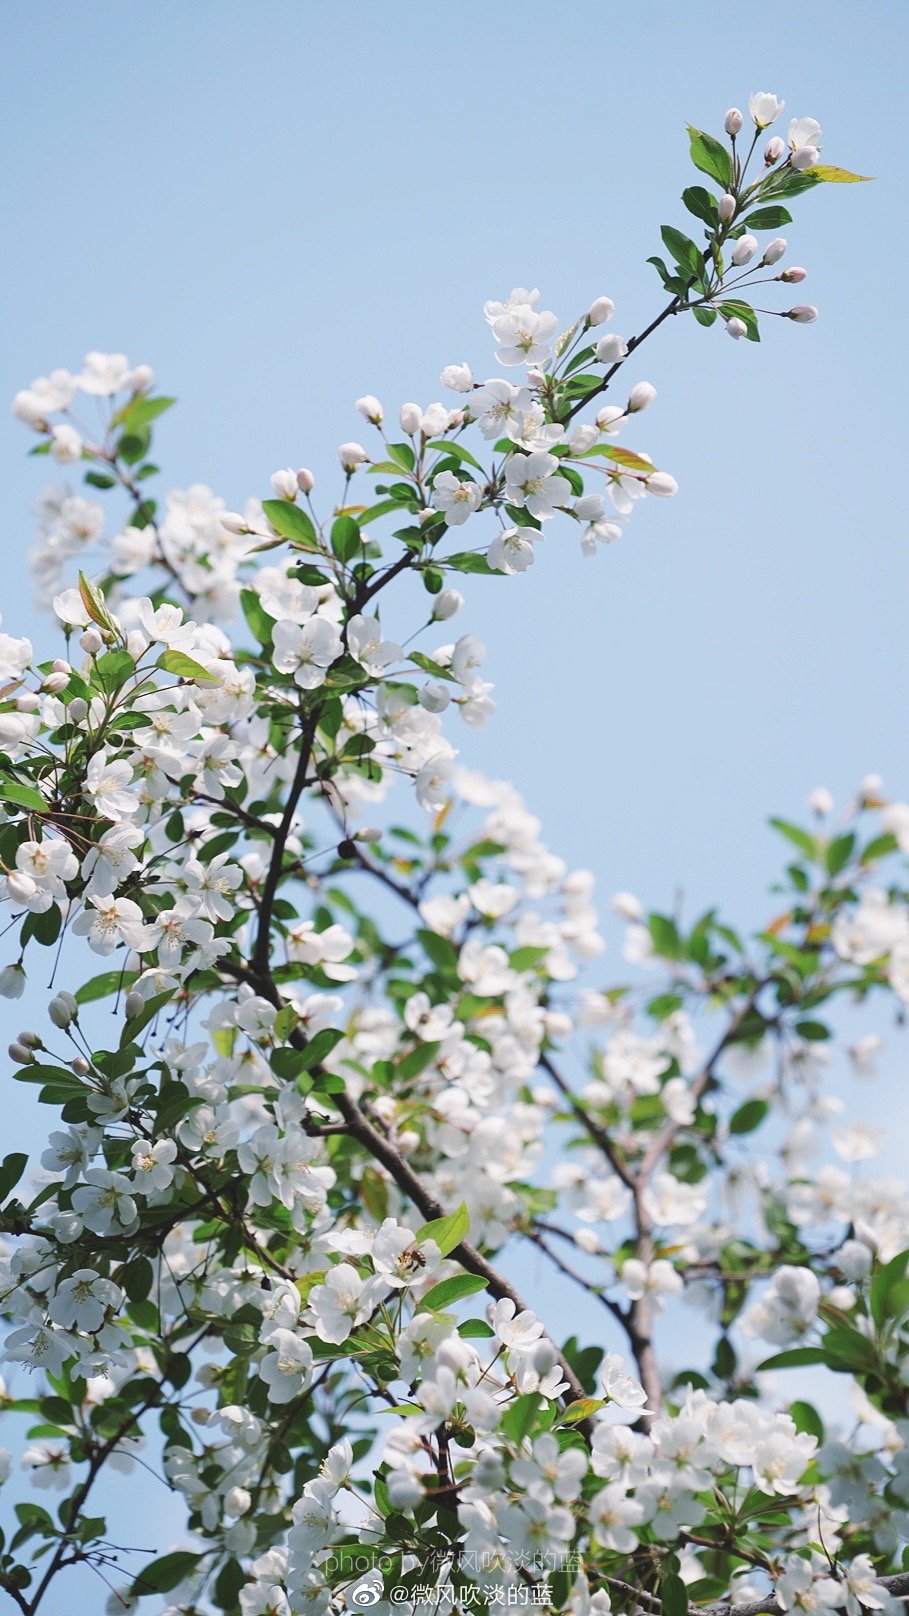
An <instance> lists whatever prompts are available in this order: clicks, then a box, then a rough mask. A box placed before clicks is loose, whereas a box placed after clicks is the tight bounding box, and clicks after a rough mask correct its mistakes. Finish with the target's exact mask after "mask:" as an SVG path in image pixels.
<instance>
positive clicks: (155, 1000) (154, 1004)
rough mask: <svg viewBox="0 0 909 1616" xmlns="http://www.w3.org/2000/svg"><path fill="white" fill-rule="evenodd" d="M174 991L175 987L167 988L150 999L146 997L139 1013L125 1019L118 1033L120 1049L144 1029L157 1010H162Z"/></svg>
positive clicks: (152, 1019)
mask: <svg viewBox="0 0 909 1616" xmlns="http://www.w3.org/2000/svg"><path fill="white" fill-rule="evenodd" d="M176 991H177V990H176V988H168V989H167V991H166V992H165V993H156V994H155V995H154V996H153V997H152V998H151V999H146V1001H145V1004H144V1005H143V1007H142V1009H141V1010H140V1011H139V1014H138V1015H137V1016H133V1017H132V1018H131V1019H130V1020H129V1021H127V1023H126V1025H125V1027H124V1028H123V1031H122V1033H121V1034H120V1048H121V1049H125V1048H126V1046H127V1044H131V1043H132V1042H133V1041H134V1039H136V1038H138V1037H139V1034H140V1033H142V1032H144V1031H145V1028H146V1027H147V1026H148V1024H149V1022H150V1021H154V1019H155V1016H156V1015H157V1014H158V1011H159V1010H163V1009H164V1006H165V1005H166V1004H169V1003H170V1001H171V999H172V998H173V996H174V994H175V993H176Z"/></svg>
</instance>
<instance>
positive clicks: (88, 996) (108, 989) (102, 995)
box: [75, 971, 136, 1004]
mask: <svg viewBox="0 0 909 1616" xmlns="http://www.w3.org/2000/svg"><path fill="white" fill-rule="evenodd" d="M135 980H136V978H135V974H134V973H133V974H130V973H129V972H128V971H126V972H124V971H102V973H101V975H100V976H93V977H92V978H91V979H90V981H88V982H83V984H82V986H81V987H80V988H77V989H76V993H75V998H76V1002H77V1004H93V1003H94V1001H95V1000H96V999H106V998H108V997H109V996H110V994H111V993H118V992H119V991H120V990H121V988H122V990H123V991H124V992H125V993H128V992H129V990H130V988H131V987H132V985H133V983H134V981H135Z"/></svg>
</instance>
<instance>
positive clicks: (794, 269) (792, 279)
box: [780, 264, 808, 286]
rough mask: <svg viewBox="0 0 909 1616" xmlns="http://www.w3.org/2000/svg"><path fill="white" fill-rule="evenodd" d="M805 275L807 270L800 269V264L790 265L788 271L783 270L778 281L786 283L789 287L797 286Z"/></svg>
mask: <svg viewBox="0 0 909 1616" xmlns="http://www.w3.org/2000/svg"><path fill="white" fill-rule="evenodd" d="M807 274H808V271H807V269H802V267H801V265H800V264H790V266H789V268H788V269H784V270H783V273H782V275H781V276H780V280H781V281H788V283H789V285H790V286H797V285H798V283H799V281H803V280H804V279H805V276H806V275H807Z"/></svg>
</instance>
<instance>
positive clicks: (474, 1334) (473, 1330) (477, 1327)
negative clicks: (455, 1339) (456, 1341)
mask: <svg viewBox="0 0 909 1616" xmlns="http://www.w3.org/2000/svg"><path fill="white" fill-rule="evenodd" d="M458 1335H459V1336H461V1337H463V1339H464V1340H465V1341H489V1340H491V1338H492V1337H493V1336H494V1335H495V1330H493V1328H492V1326H491V1325H489V1324H487V1323H486V1320H485V1319H465V1320H464V1323H463V1324H459V1325H458Z"/></svg>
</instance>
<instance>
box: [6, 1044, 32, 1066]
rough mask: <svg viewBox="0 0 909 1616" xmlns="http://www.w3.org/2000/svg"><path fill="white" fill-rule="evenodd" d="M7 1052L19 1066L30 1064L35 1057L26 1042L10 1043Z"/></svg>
mask: <svg viewBox="0 0 909 1616" xmlns="http://www.w3.org/2000/svg"><path fill="white" fill-rule="evenodd" d="M7 1054H8V1055H9V1058H10V1060H11V1061H15V1063H16V1065H17V1066H30V1065H31V1064H32V1061H33V1060H34V1058H35V1057H34V1055H33V1053H32V1051H31V1050H30V1049H26V1048H25V1046H24V1044H20V1043H12V1044H10V1046H9V1049H8V1050H7Z"/></svg>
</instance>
